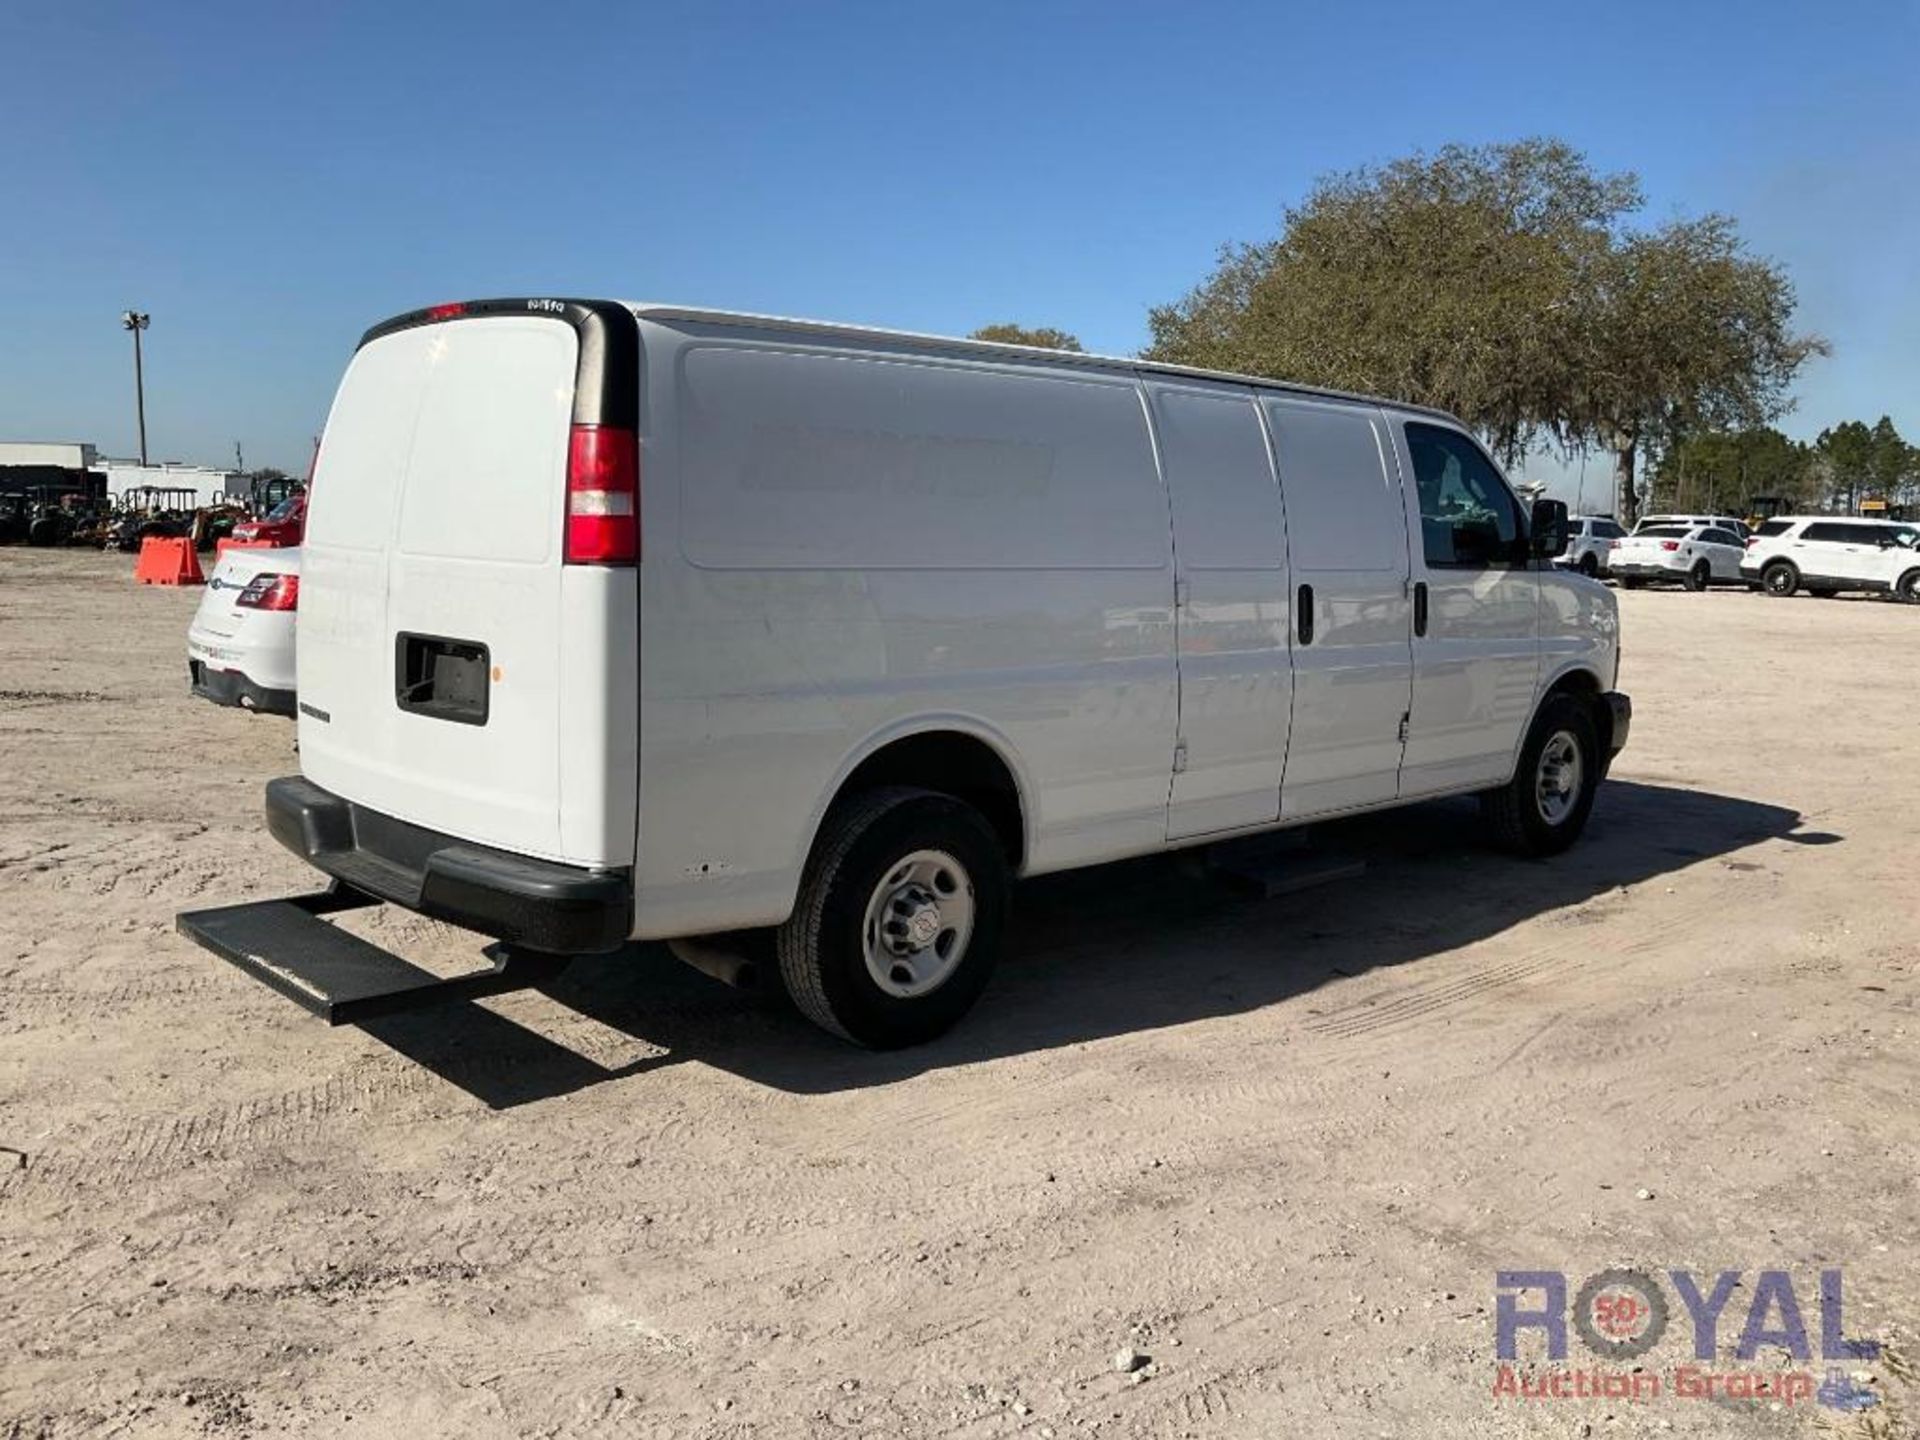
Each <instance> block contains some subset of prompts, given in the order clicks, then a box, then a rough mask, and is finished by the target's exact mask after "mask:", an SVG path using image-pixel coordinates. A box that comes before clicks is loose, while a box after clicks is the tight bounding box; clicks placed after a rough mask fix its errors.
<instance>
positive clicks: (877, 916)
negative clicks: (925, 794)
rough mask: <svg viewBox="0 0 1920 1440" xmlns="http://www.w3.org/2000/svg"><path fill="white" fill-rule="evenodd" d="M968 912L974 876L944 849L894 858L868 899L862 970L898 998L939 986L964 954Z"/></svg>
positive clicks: (969, 926) (970, 914) (968, 933)
mask: <svg viewBox="0 0 1920 1440" xmlns="http://www.w3.org/2000/svg"><path fill="white" fill-rule="evenodd" d="M973 911H974V900H973V879H972V877H971V876H969V875H968V874H967V871H966V867H965V866H964V865H962V864H961V863H960V862H959V861H958V860H956V859H954V858H953V856H951V855H949V854H947V853H946V852H945V851H944V850H916V851H914V852H913V853H912V854H911V855H908V856H905V857H904V858H902V859H900V860H898V861H896V862H895V863H894V864H893V865H892V866H891V867H890V868H889V869H888V870H887V873H886V874H885V875H883V876H881V877H880V883H879V884H878V885H876V886H874V887H873V895H872V897H871V898H870V899H869V900H868V901H867V913H866V920H865V923H864V924H863V925H862V927H861V938H862V942H863V945H864V948H865V952H866V961H867V974H868V975H870V976H872V977H873V983H874V984H876V985H878V986H879V987H880V988H881V989H882V990H884V991H885V992H886V993H887V994H889V995H892V996H894V997H896V998H897V999H901V1000H912V999H915V998H917V997H918V996H921V995H925V994H927V993H928V992H930V991H932V990H935V989H938V988H939V987H940V986H941V985H943V984H944V983H946V981H947V979H948V978H949V977H950V976H951V975H952V974H953V972H954V971H955V970H956V969H958V968H959V965H960V961H961V959H962V958H963V957H964V956H965V955H966V953H967V941H968V940H969V939H970V938H971V937H972V935H973Z"/></svg>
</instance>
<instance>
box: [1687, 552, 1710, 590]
mask: <svg viewBox="0 0 1920 1440" xmlns="http://www.w3.org/2000/svg"><path fill="white" fill-rule="evenodd" d="M1685 583H1686V587H1687V589H1689V590H1692V591H1694V592H1695V593H1698V592H1699V591H1702V590H1704V589H1706V588H1707V586H1708V585H1710V584H1712V583H1713V567H1712V566H1711V565H1709V564H1708V563H1707V562H1706V561H1704V560H1702V561H1701V562H1700V563H1699V564H1697V565H1695V566H1694V567H1693V568H1692V569H1691V570H1689V571H1687V578H1686V582H1685Z"/></svg>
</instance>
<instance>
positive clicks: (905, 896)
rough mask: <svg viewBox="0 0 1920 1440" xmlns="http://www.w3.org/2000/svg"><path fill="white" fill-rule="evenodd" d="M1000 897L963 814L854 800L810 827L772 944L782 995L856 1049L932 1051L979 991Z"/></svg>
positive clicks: (970, 812)
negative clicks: (789, 903)
mask: <svg viewBox="0 0 1920 1440" xmlns="http://www.w3.org/2000/svg"><path fill="white" fill-rule="evenodd" d="M1011 888H1012V886H1011V881H1010V878H1009V874H1008V867H1007V858H1006V854H1005V852H1004V851H1003V850H1002V849H1001V846H1000V842H999V840H998V838H997V837H996V836H995V835H994V833H993V830H992V828H991V827H990V826H989V825H988V824H987V822H986V820H985V819H984V818H983V817H982V816H981V815H980V813H979V812H978V811H976V810H975V809H973V807H972V806H970V805H966V804H964V803H962V802H961V801H959V800H956V799H954V798H952V797H951V796H948V795H938V794H935V793H933V792H932V791H928V790H915V789H908V788H906V787H904V786H889V787H887V788H885V789H880V790H871V791H867V792H865V793H863V794H860V795H856V796H854V797H853V798H851V799H850V800H847V801H844V802H842V803H841V804H840V805H837V806H836V807H835V808H834V810H833V811H832V812H831V813H830V814H829V815H828V817H827V820H826V823H825V824H824V825H822V826H821V830H820V836H819V839H818V840H817V841H816V842H815V844H814V849H813V854H812V856H811V857H809V859H808V861H807V868H806V872H805V875H804V877H803V878H802V880H801V884H800V896H799V900H798V902H797V903H796V904H795V906H794V909H793V914H792V915H791V916H789V917H788V919H787V922H786V923H785V924H784V925H782V926H781V927H780V928H779V930H778V932H777V933H776V937H775V944H776V949H777V952H778V954H779V957H780V976H781V979H782V980H783V981H784V982H785V985H786V988H787V993H788V994H789V995H791V996H792V997H793V1002H794V1004H795V1005H796V1006H797V1007H799V1010H800V1012H801V1013H802V1014H803V1015H805V1016H806V1017H807V1018H808V1019H809V1020H811V1021H813V1022H814V1023H815V1024H816V1025H819V1026H820V1027H821V1028H823V1029H825V1030H830V1031H832V1032H833V1033H834V1034H836V1035H839V1036H841V1037H842V1038H843V1039H847V1040H851V1041H853V1042H854V1043H855V1044H856V1045H865V1046H867V1047H869V1048H870V1049H875V1050H891V1049H896V1048H898V1047H900V1046H903V1045H917V1044H919V1043H920V1042H922V1041H925V1040H931V1039H933V1038H934V1036H936V1035H939V1034H940V1033H941V1032H943V1031H945V1030H947V1029H948V1028H949V1027H951V1026H952V1025H953V1024H954V1022H955V1021H957V1020H959V1018H960V1017H961V1016H962V1015H964V1014H966V1012H967V1011H968V1010H969V1009H970V1008H972V1006H973V1003H974V1001H975V1000H977V999H979V997H980V992H981V991H982V990H983V989H985V988H986V984H987V980H988V977H989V976H990V975H991V974H992V973H993V964H994V960H995V958H996V955H997V953H998V951H999V948H1000V933H1001V931H1002V929H1003V928H1004V926H1005V923H1006V913H1007V901H1008V895H1009V892H1010V890H1011Z"/></svg>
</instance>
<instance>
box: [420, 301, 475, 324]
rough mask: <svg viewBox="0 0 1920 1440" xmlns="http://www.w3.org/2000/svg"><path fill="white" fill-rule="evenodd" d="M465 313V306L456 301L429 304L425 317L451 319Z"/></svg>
mask: <svg viewBox="0 0 1920 1440" xmlns="http://www.w3.org/2000/svg"><path fill="white" fill-rule="evenodd" d="M466 313H467V307H466V306H465V305H464V304H462V303H460V302H457V301H456V302H455V303H453V304H451V305H429V306H428V307H427V319H429V320H452V319H455V318H457V317H459V316H461V315H464V314H466Z"/></svg>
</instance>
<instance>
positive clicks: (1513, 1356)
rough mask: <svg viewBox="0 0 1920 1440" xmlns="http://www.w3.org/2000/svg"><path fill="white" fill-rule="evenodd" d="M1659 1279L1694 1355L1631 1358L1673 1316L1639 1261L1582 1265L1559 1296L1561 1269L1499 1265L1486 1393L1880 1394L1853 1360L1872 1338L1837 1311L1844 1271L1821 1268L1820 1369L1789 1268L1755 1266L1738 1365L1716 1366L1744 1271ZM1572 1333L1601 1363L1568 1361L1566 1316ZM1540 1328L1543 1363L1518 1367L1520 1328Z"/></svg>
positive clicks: (1786, 1400)
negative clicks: (1855, 1372) (1647, 1361)
mask: <svg viewBox="0 0 1920 1440" xmlns="http://www.w3.org/2000/svg"><path fill="white" fill-rule="evenodd" d="M1666 1274H1667V1279H1668V1281H1669V1282H1670V1283H1671V1285H1672V1287H1673V1293H1674V1295H1675V1296H1677V1297H1678V1298H1679V1301H1680V1306H1681V1308H1682V1309H1683V1310H1684V1311H1685V1312H1686V1319H1687V1321H1689V1322H1690V1323H1691V1327H1692V1331H1693V1337H1692V1338H1693V1363H1691V1364H1680V1365H1675V1366H1673V1367H1671V1368H1670V1369H1666V1370H1661V1369H1656V1368H1652V1367H1649V1366H1645V1365H1637V1364H1632V1363H1631V1362H1633V1361H1636V1360H1638V1359H1640V1357H1642V1356H1644V1355H1646V1354H1647V1353H1648V1352H1649V1351H1651V1350H1652V1349H1653V1348H1654V1347H1655V1346H1656V1345H1658V1344H1659V1343H1660V1341H1661V1339H1662V1338H1663V1337H1664V1336H1665V1335H1666V1334H1667V1331H1668V1329H1669V1327H1670V1325H1671V1324H1672V1322H1673V1320H1674V1311H1673V1307H1672V1306H1671V1305H1669V1304H1668V1301H1667V1293H1666V1291H1665V1290H1664V1289H1663V1288H1662V1287H1661V1285H1660V1283H1659V1282H1658V1281H1657V1280H1655V1279H1654V1277H1653V1276H1652V1275H1651V1274H1650V1273H1648V1272H1647V1271H1644V1270H1602V1271H1600V1272H1598V1273H1597V1274H1594V1275H1590V1276H1588V1277H1587V1279H1586V1280H1585V1281H1584V1282H1582V1283H1581V1284H1580V1286H1579V1287H1578V1288H1577V1289H1576V1290H1575V1291H1574V1292H1573V1304H1572V1306H1571V1307H1569V1306H1568V1304H1567V1291H1568V1285H1567V1277H1566V1275H1565V1274H1564V1273H1562V1272H1561V1271H1558V1270H1501V1271H1498V1272H1496V1274H1495V1276H1494V1283H1495V1287H1496V1288H1495V1292H1494V1325H1495V1335H1496V1338H1497V1342H1498V1343H1497V1345H1496V1346H1495V1351H1496V1354H1497V1355H1498V1358H1499V1360H1500V1368H1499V1371H1498V1373H1497V1374H1496V1375H1495V1377H1494V1382H1493V1393H1494V1394H1495V1395H1496V1396H1498V1397H1500V1398H1511V1399H1517V1400H1598V1399H1606V1400H1625V1401H1645V1400H1655V1399H1658V1398H1660V1397H1661V1396H1663V1395H1665V1396H1671V1397H1673V1398H1676V1399H1681V1400H1732V1401H1741V1400H1747V1401H1756V1402H1761V1403H1779V1404H1781V1405H1800V1404H1805V1403H1807V1402H1809V1401H1812V1402H1816V1403H1818V1404H1821V1405H1825V1406H1828V1407H1831V1408H1833V1409H1836V1410H1862V1409H1865V1408H1867V1407H1868V1406H1871V1405H1873V1404H1875V1403H1876V1402H1877V1398H1878V1397H1877V1396H1876V1395H1875V1394H1874V1392H1873V1391H1871V1390H1869V1389H1867V1388H1865V1387H1864V1386H1862V1385H1860V1384H1858V1383H1856V1382H1855V1381H1854V1379H1853V1378H1852V1375H1851V1372H1850V1368H1849V1366H1850V1363H1851V1362H1858V1361H1866V1360H1874V1359H1877V1358H1878V1357H1879V1354H1880V1346H1879V1344H1878V1342H1876V1341H1872V1340H1850V1339H1848V1338H1847V1337H1846V1334H1845V1331H1844V1324H1843V1321H1842V1318H1841V1305H1842V1288H1841V1277H1840V1271H1838V1270H1822V1271H1821V1272H1820V1277H1819V1289H1818V1293H1819V1308H1818V1315H1817V1318H1818V1330H1819V1338H1820V1344H1819V1350H1818V1358H1819V1360H1820V1362H1821V1363H1822V1364H1823V1366H1824V1367H1825V1370H1826V1373H1825V1375H1824V1377H1821V1378H1816V1377H1815V1375H1814V1372H1813V1369H1812V1366H1813V1362H1814V1359H1815V1350H1814V1346H1813V1344H1812V1341H1811V1339H1810V1336H1809V1332H1808V1328H1807V1321H1806V1318H1805V1317H1806V1314H1807V1312H1806V1310H1805V1309H1804V1308H1803V1307H1802V1305H1801V1303H1800V1294H1799V1292H1796V1291H1795V1289H1794V1284H1793V1277H1792V1275H1790V1274H1789V1273H1788V1272H1787V1271H1785V1270H1761V1271H1758V1272H1757V1273H1756V1275H1755V1277H1754V1280H1753V1283H1752V1291H1751V1298H1749V1299H1748V1300H1747V1302H1746V1313H1745V1317H1744V1323H1743V1324H1742V1325H1741V1328H1740V1335H1739V1339H1738V1340H1737V1341H1736V1342H1735V1344H1734V1348H1733V1358H1734V1360H1735V1361H1736V1362H1738V1363H1737V1364H1736V1365H1734V1366H1722V1365H1720V1364H1719V1363H1718V1361H1719V1357H1720V1322H1721V1319H1722V1317H1723V1316H1725V1317H1726V1318H1728V1319H1729V1320H1732V1319H1735V1318H1738V1316H1739V1312H1738V1310H1737V1308H1736V1309H1735V1310H1734V1313H1733V1314H1732V1315H1729V1314H1728V1310H1729V1307H1730V1305H1731V1304H1732V1301H1733V1296H1734V1292H1735V1291H1736V1290H1737V1289H1739V1288H1740V1285H1741V1281H1742V1278H1743V1275H1742V1272H1741V1271H1738V1270H1722V1271H1720V1272H1719V1274H1718V1275H1717V1276H1715V1277H1714V1278H1713V1281H1712V1283H1711V1285H1707V1286H1704V1287H1703V1285H1702V1283H1701V1280H1702V1278H1703V1277H1698V1276H1696V1275H1695V1274H1694V1273H1693V1272H1692V1271H1690V1270H1669V1271H1667V1272H1666ZM1569 1317H1571V1319H1572V1327H1573V1330H1574V1331H1575V1333H1577V1334H1578V1335H1579V1337H1580V1342H1581V1344H1582V1345H1584V1346H1585V1347H1586V1348H1587V1350H1588V1351H1589V1352H1591V1353H1592V1354H1593V1355H1594V1356H1595V1357H1596V1358H1597V1359H1598V1360H1599V1361H1600V1362H1603V1363H1600V1364H1596V1365H1589V1366H1585V1367H1584V1368H1581V1367H1569V1366H1567V1365H1566V1364H1565V1363H1564V1362H1565V1361H1566V1359H1567V1354H1568V1346H1567V1328H1568V1319H1569ZM1527 1330H1536V1331H1539V1332H1540V1333H1541V1335H1543V1336H1544V1337H1545V1340H1546V1347H1545V1348H1546V1353H1545V1356H1544V1357H1543V1358H1544V1359H1545V1361H1546V1362H1547V1363H1546V1366H1545V1367H1531V1368H1526V1369H1522V1368H1521V1367H1520V1366H1519V1365H1517V1364H1516V1362H1517V1361H1518V1360H1519V1359H1520V1336H1521V1332H1523V1331H1527ZM1763 1349H1771V1350H1777V1351H1779V1352H1781V1353H1783V1354H1785V1355H1786V1356H1787V1357H1788V1358H1789V1359H1790V1360H1791V1361H1793V1362H1794V1363H1793V1364H1792V1365H1789V1366H1786V1367H1784V1368H1768V1367H1767V1366H1765V1365H1762V1364H1760V1363H1758V1362H1759V1361H1760V1355H1761V1351H1762V1350H1763Z"/></svg>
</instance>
